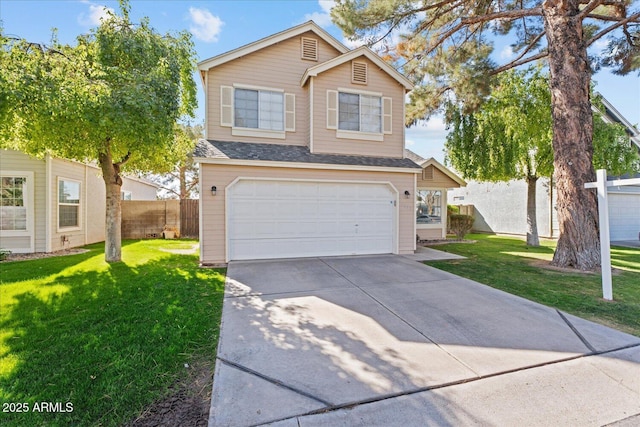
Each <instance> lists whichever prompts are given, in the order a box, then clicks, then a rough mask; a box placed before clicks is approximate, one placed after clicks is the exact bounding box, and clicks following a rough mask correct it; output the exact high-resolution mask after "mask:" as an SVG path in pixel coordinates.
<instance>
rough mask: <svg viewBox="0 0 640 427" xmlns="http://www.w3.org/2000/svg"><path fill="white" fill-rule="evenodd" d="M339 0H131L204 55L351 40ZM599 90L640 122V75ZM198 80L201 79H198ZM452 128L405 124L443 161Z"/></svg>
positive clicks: (64, 20) (19, 7) (73, 25)
mask: <svg viewBox="0 0 640 427" xmlns="http://www.w3.org/2000/svg"><path fill="white" fill-rule="evenodd" d="M333 3H334V2H333V0H281V1H270V0H257V1H256V0H254V1H250V0H215V1H198V0H181V1H178V0H132V1H131V17H132V19H133V20H134V21H139V19H140V18H141V17H145V16H146V17H149V19H150V22H151V25H152V26H153V27H154V28H155V29H156V30H157V31H159V32H161V33H165V32H178V31H182V30H186V31H189V32H191V33H192V35H193V40H194V42H195V48H196V52H197V55H198V61H202V60H205V59H208V58H211V57H213V56H216V55H219V54H221V53H224V52H227V51H229V50H232V49H235V48H237V47H240V46H242V45H245V44H248V43H251V42H253V41H256V40H258V39H261V38H263V37H267V36H270V35H271V34H274V33H277V32H280V31H282V30H286V29H287V28H290V27H292V26H295V25H298V24H301V23H303V22H306V21H308V20H314V21H315V22H316V23H317V24H318V25H320V26H321V27H323V28H324V29H325V30H327V31H328V32H329V33H330V34H331V35H333V36H334V37H335V38H336V39H338V40H340V41H342V42H343V43H345V44H346V45H347V46H349V47H355V46H354V44H353V43H352V42H350V41H348V40H346V39H345V38H344V37H343V35H342V32H341V31H340V29H339V28H337V27H336V26H335V25H333V24H332V22H331V19H330V17H329V11H330V9H331V6H332V5H333ZM106 8H109V9H112V10H117V9H118V3H117V1H93V0H68V1H58V0H39V1H36V0H0V21H1V26H2V27H3V30H4V32H5V34H8V35H13V36H18V37H22V38H25V39H27V40H29V41H32V42H39V43H45V44H47V43H49V42H50V40H51V33H52V29H53V28H56V29H57V32H58V39H59V41H60V42H63V43H70V44H73V43H74V41H75V38H76V36H78V35H79V34H84V33H87V32H89V31H90V29H91V28H94V27H96V26H97V25H98V24H99V22H100V18H101V17H102V16H104V15H105V13H106V12H105V9H106ZM512 55H513V53H512V52H511V51H510V48H509V46H508V43H505V42H502V44H501V45H498V44H496V47H495V50H494V59H495V60H496V61H500V62H505V61H507V60H508V59H509V58H510V57H512ZM593 80H594V81H595V82H596V83H597V85H596V90H597V91H599V92H600V93H601V94H602V95H603V96H604V97H605V98H607V100H609V102H611V103H612V104H613V105H614V107H615V108H616V109H617V110H618V111H619V112H620V113H621V114H622V115H623V116H624V117H626V118H627V120H629V121H630V122H631V123H633V124H638V123H640V77H638V75H637V74H633V75H629V76H625V77H620V76H615V75H613V74H611V73H610V72H608V71H606V70H603V71H600V72H598V73H597V74H595V75H594V77H593ZM197 81H198V83H199V82H200V80H199V79H198V80H197ZM198 104H199V106H198V110H197V111H196V122H202V121H203V120H204V92H203V90H202V87H201V85H200V84H199V85H198ZM445 138H446V130H445V126H444V123H443V122H442V120H441V119H439V118H437V117H436V118H432V119H431V120H429V121H428V122H427V123H426V124H419V125H416V126H414V127H412V128H410V129H407V132H406V147H407V148H409V149H411V150H413V151H414V152H416V153H418V154H419V155H421V156H422V157H425V158H430V157H434V158H435V159H436V160H438V161H440V162H444V157H445V156H444V151H443V149H444V141H445Z"/></svg>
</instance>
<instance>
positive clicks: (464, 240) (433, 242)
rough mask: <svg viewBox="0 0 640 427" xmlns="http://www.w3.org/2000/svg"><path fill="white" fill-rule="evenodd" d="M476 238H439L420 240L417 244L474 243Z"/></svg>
mask: <svg viewBox="0 0 640 427" xmlns="http://www.w3.org/2000/svg"><path fill="white" fill-rule="evenodd" d="M476 242H477V240H466V239H462V240H459V239H441V240H420V241H419V242H418V245H420V246H427V247H429V246H438V245H447V244H449V243H476Z"/></svg>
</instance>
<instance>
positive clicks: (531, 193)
mask: <svg viewBox="0 0 640 427" xmlns="http://www.w3.org/2000/svg"><path fill="white" fill-rule="evenodd" d="M537 182H538V177H537V176H528V177H527V245H529V246H540V239H539V238H538V219H537V218H536V183H537Z"/></svg>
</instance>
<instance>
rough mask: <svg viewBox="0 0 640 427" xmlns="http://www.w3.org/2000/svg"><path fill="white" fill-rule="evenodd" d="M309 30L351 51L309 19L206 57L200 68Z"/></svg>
mask: <svg viewBox="0 0 640 427" xmlns="http://www.w3.org/2000/svg"><path fill="white" fill-rule="evenodd" d="M308 31H312V32H314V33H315V34H316V35H317V36H318V37H320V38H321V39H322V40H324V41H325V42H327V43H328V44H330V45H331V46H333V47H334V48H335V49H336V50H338V52H340V53H345V52H348V51H349V48H347V47H346V46H345V45H343V44H342V43H340V42H339V41H338V40H336V39H335V38H334V37H333V36H332V35H331V34H329V33H328V32H326V31H325V30H323V29H322V28H320V27H319V26H318V25H317V24H316V23H315V22H313V21H308V22H305V23H303V24H300V25H298V26H296V27H293V28H289V29H288V30H284V31H281V32H279V33H276V34H273V35H271V36H269V37H265V38H263V39H260V40H257V41H255V42H253V43H249V44H247V45H244V46H241V47H239V48H237V49H234V50H231V51H229V52H226V53H223V54H221V55H218V56H214V57H213V58H209V59H205V60H204V61H201V62H199V63H198V69H199V70H201V71H207V70H209V69H210V68H213V67H217V66H218V65H221V64H224V63H226V62H229V61H233V60H234V59H238V58H240V57H242V56H245V55H248V54H250V53H253V52H256V51H258V50H260V49H264V48H265V47H269V46H271V45H274V44H276V43H280V42H282V41H284V40H287V39H290V38H291V37H295V36H298V35H300V34H304V33H306V32H308Z"/></svg>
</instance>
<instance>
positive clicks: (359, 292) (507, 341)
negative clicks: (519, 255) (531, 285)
mask: <svg viewBox="0 0 640 427" xmlns="http://www.w3.org/2000/svg"><path fill="white" fill-rule="evenodd" d="M514 280H518V278H517V277H514ZM639 414H640V338H638V337H634V336H631V335H627V334H624V333H621V332H618V331H615V330H612V329H609V328H606V327H604V326H600V325H597V324H594V323H591V322H588V321H586V320H583V319H580V318H577V317H574V316H571V315H569V314H566V313H561V312H558V311H556V310H555V309H552V308H549V307H546V306H542V305H539V304H535V303H533V302H530V301H528V300H525V299H522V298H519V297H515V296H513V295H510V294H506V293H504V292H501V291H497V290H494V289H492V288H489V287H487V286H484V285H481V284H479V283H476V282H473V281H471V280H467V279H463V278H460V277H458V276H455V275H453V274H450V273H446V272H443V271H440V270H437V269H434V268H431V267H428V266H425V265H423V264H421V263H418V262H415V261H412V260H410V259H407V258H404V257H401V256H394V255H381V256H362V257H333V258H312V259H297V260H277V261H253V262H232V263H230V264H229V268H228V270H227V284H226V297H225V301H224V309H223V315H222V330H221V336H220V344H219V351H218V358H217V361H216V369H215V377H214V383H213V394H212V402H211V412H210V420H209V425H210V426H243V425H246V426H249V425H261V424H270V423H272V425H276V426H283V427H286V426H292V427H293V426H296V427H297V426H303V427H304V426H327V425H331V426H377V425H379V426H404V427H407V426H414V425H415V426H419V425H442V426H458V425H483V426H487V425H497V426H498V425H499V426H505V425H518V426H525V425H532V426H533V425H536V426H538V425H580V426H589V425H593V426H601V425H606V424H609V423H619V425H637V424H635V423H640V415H639Z"/></svg>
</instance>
